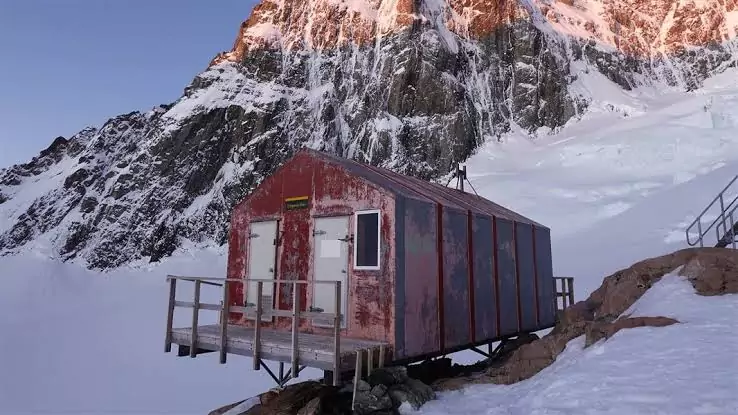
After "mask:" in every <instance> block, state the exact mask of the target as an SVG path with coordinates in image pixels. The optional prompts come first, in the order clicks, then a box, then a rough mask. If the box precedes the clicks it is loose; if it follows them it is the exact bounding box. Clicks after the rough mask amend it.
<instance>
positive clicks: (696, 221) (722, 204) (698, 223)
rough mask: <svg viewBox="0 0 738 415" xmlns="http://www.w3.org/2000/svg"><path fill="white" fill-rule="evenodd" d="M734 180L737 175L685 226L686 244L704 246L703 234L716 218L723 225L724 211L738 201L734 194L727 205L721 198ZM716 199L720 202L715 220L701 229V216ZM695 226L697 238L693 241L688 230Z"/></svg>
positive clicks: (705, 233)
mask: <svg viewBox="0 0 738 415" xmlns="http://www.w3.org/2000/svg"><path fill="white" fill-rule="evenodd" d="M736 180H738V175H736V176H735V177H733V180H731V181H730V183H728V184H727V186H725V187H724V188H723V190H722V191H720V193H718V194H717V196H715V198H714V199H712V201H711V202H710V204H708V205H707V207H706V208H705V209H704V210H703V211H702V212H701V213H700V214H699V215H697V217H696V218H695V219H694V221H692V223H691V224H690V225H689V226H688V227H687V229H686V231H685V234H686V235H687V244H688V245H689V246H695V245H697V243H699V244H700V246H704V243H703V239H704V237H705V235H707V233H708V232H709V231H710V229H712V227H713V226H715V224H716V223H717V222H718V220H721V224H723V225H724V224H725V213H726V210H728V209H730V208H731V207H732V206H733V204H734V203H736V202H738V195H736V197H735V198H734V199H733V200H732V201H731V202H730V203H729V204H728V206H727V207H726V206H725V200H724V199H723V196H724V195H725V192H727V191H728V189H730V187H731V186H732V185H733V183H735V182H736ZM718 201H719V202H720V214H719V215H718V217H717V218H715V220H713V221H712V223H710V225H709V226H708V227H707V228H706V229H704V230H703V229H702V220H701V219H702V217H703V216H704V215H705V213H707V212H708V211H709V210H710V209H711V208H712V207H713V206H714V205H715V203H716V202H718ZM695 226H697V232H698V234H699V236H698V237H697V240H696V241H694V242H693V241H692V238H690V231H691V230H692V228H694V227H695ZM718 239H719V238H718Z"/></svg>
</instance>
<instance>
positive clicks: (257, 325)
mask: <svg viewBox="0 0 738 415" xmlns="http://www.w3.org/2000/svg"><path fill="white" fill-rule="evenodd" d="M262 284H263V283H262V282H261V281H258V282H257V283H256V320H255V321H254V356H253V358H254V370H259V369H260V368H261V307H262V304H261V293H262V289H263V285H262Z"/></svg>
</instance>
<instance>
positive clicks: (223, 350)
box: [220, 280, 231, 364]
mask: <svg viewBox="0 0 738 415" xmlns="http://www.w3.org/2000/svg"><path fill="white" fill-rule="evenodd" d="M229 297H230V294H229V293H228V280H226V281H223V308H222V309H221V310H220V363H221V364H225V362H226V356H227V349H228V339H227V336H228V317H229V314H230V312H229V311H230V309H231V305H230V298H229Z"/></svg>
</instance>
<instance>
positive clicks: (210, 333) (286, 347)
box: [172, 324, 388, 370]
mask: <svg viewBox="0 0 738 415" xmlns="http://www.w3.org/2000/svg"><path fill="white" fill-rule="evenodd" d="M196 333H197V339H196V340H197V341H196V343H197V346H198V347H199V348H202V349H206V350H213V351H215V350H220V339H221V330H220V325H218V324H209V325H203V326H198V327H197V331H196ZM254 333H255V330H254V329H253V328H249V327H243V326H237V325H230V324H229V325H228V327H227V341H226V352H227V353H232V354H237V355H242V356H252V355H253V351H254ZM334 340H335V339H334V338H333V336H332V335H323V334H313V333H299V336H298V346H297V348H298V352H299V356H300V364H302V365H306V366H309V367H315V368H319V369H326V370H331V369H332V368H333V364H334V353H333V350H334V349H333V348H334ZM172 342H173V343H176V344H179V345H186V346H191V344H192V328H191V327H181V328H175V329H172ZM340 342H341V349H340V358H339V360H340V362H341V368H342V369H343V370H347V369H353V365H354V364H355V356H356V352H357V351H358V350H374V349H377V350H378V349H379V346H380V345H383V346H385V347H386V346H387V345H388V344H387V343H383V342H378V341H372V340H362V339H352V338H346V337H341V339H340ZM260 354H261V357H262V358H264V359H266V360H274V361H280V362H286V363H289V362H291V360H292V333H291V331H281V330H273V329H266V328H262V329H261V350H260Z"/></svg>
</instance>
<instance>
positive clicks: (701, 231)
mask: <svg viewBox="0 0 738 415" xmlns="http://www.w3.org/2000/svg"><path fill="white" fill-rule="evenodd" d="M707 222H709V223H707ZM695 231H696V232H695ZM685 232H686V235H687V244H689V246H700V247H702V246H705V244H706V243H707V244H713V243H714V245H713V246H715V247H717V248H728V247H730V248H733V249H736V246H737V245H738V176H735V177H733V180H731V181H730V183H728V185H727V186H725V188H723V190H722V191H721V192H720V193H718V195H717V196H715V198H714V199H713V200H712V202H710V204H708V205H707V207H706V208H705V209H704V210H703V211H702V213H700V214H699V215H698V216H697V218H695V220H694V221H693V222H692V223H691V224H690V225H689V226H688V227H687V230H686V231H685ZM711 234H714V237H715V239H714V242H711V241H713V239H712V236H711ZM695 235H697V236H696V237H695ZM708 240H709V241H708Z"/></svg>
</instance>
